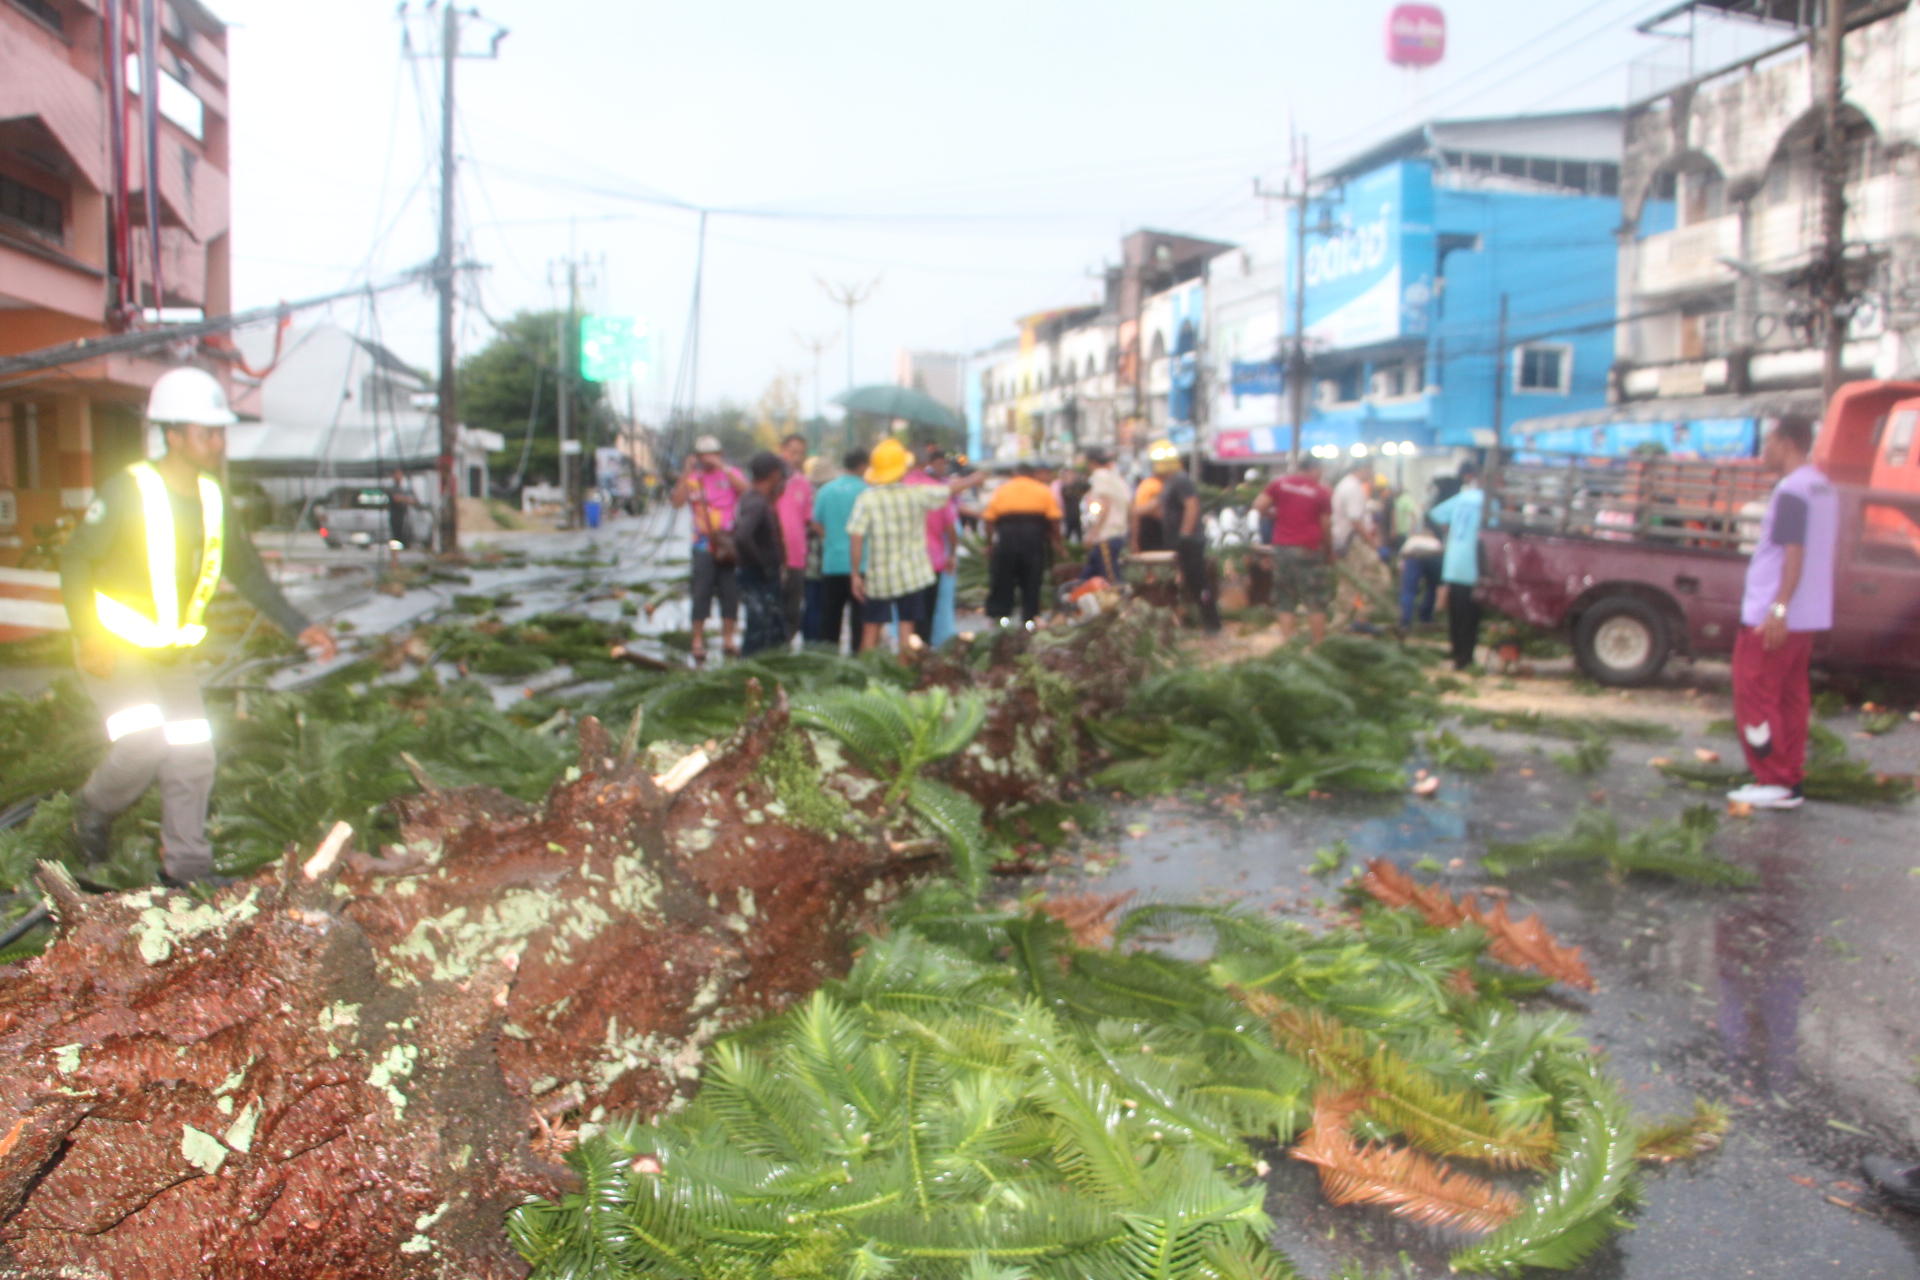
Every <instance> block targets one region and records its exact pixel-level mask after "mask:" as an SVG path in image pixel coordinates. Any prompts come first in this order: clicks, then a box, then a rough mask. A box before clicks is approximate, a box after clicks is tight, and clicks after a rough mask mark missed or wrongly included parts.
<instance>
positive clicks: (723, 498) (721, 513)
mask: <svg viewBox="0 0 1920 1280" xmlns="http://www.w3.org/2000/svg"><path fill="white" fill-rule="evenodd" d="M694 475H695V476H697V477H699V480H700V488H701V489H702V490H703V491H704V493H705V497H706V507H707V510H706V511H702V510H701V509H700V503H699V501H698V499H696V500H694V501H693V502H691V503H689V504H688V505H689V506H691V507H692V508H693V549H694V550H695V551H704V550H705V549H706V546H707V533H708V530H707V528H706V526H705V525H704V524H703V523H702V521H703V519H705V518H707V516H708V514H709V513H711V518H712V519H713V521H714V522H715V523H717V524H718V525H719V526H720V527H721V528H722V529H731V528H733V510H734V508H735V507H737V506H739V505H740V495H739V494H737V493H735V492H734V490H733V485H732V484H731V483H730V482H729V481H728V479H727V477H728V476H732V477H734V478H735V479H737V480H739V481H740V483H741V485H742V486H743V487H744V486H745V485H746V482H747V478H746V477H745V476H743V475H741V474H740V472H739V471H738V470H736V469H735V468H733V467H729V466H727V465H726V464H725V463H722V464H721V465H720V467H719V468H718V469H716V470H713V471H696V472H694Z"/></svg>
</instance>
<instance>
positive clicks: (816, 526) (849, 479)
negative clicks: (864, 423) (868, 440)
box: [812, 449, 867, 653]
mask: <svg viewBox="0 0 1920 1280" xmlns="http://www.w3.org/2000/svg"><path fill="white" fill-rule="evenodd" d="M840 465H841V466H842V467H844V468H845V471H844V473H843V474H841V475H840V476H838V477H836V478H835V479H832V480H829V481H827V483H825V484H823V485H821V486H820V491H819V492H818V493H816V494H814V495H813V521H812V524H813V531H814V532H815V533H817V534H819V535H820V636H819V639H820V640H821V641H822V642H824V643H825V644H826V645H827V646H828V647H829V648H831V649H834V650H836V651H837V650H838V649H839V648H840V625H841V622H842V621H843V620H844V619H845V617H846V613H847V608H848V606H849V605H852V606H854V613H853V651H854V652H855V653H858V652H860V632H861V626H860V610H859V606H858V605H857V604H856V603H855V601H854V598H853V571H854V570H855V569H856V568H858V567H859V566H857V565H855V564H853V563H852V561H851V560H850V559H849V555H850V552H851V549H852V548H851V543H850V542H849V540H848V537H847V520H848V519H849V518H850V517H851V516H852V515H853V504H854V502H855V501H856V500H857V499H858V498H859V497H860V495H861V494H862V493H864V492H866V488H867V482H866V480H865V479H864V478H863V477H864V476H865V474H866V470H867V451H866V450H865V449H849V450H848V451H847V453H846V456H845V457H843V458H842V459H841V460H840Z"/></svg>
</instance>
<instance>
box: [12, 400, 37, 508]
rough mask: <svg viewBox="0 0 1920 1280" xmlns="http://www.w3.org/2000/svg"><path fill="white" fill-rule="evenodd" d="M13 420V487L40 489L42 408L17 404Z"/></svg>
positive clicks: (34, 405)
mask: <svg viewBox="0 0 1920 1280" xmlns="http://www.w3.org/2000/svg"><path fill="white" fill-rule="evenodd" d="M11 408H12V411H13V412H12V418H13V487H14V488H16V489H38V488H39V487H40V463H41V452H40V443H41V442H40V406H39V405H37V404H24V403H16V404H14V405H12V406H11Z"/></svg>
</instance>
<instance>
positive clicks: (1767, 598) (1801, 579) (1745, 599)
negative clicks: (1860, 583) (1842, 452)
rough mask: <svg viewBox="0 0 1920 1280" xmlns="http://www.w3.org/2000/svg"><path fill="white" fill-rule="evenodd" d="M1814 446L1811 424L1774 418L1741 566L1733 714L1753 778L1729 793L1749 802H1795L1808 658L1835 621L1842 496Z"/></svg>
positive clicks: (1761, 805)
mask: <svg viewBox="0 0 1920 1280" xmlns="http://www.w3.org/2000/svg"><path fill="white" fill-rule="evenodd" d="M1812 452H1813V423H1812V422H1810V421H1809V420H1807V419H1806V418H1781V419H1778V420H1777V421H1776V422H1775V423H1774V424H1773V429H1772V430H1771V431H1770V432H1768V433H1767V441H1766V444H1765V446H1764V451H1763V452H1762V454H1761V457H1762V459H1763V460H1764V461H1765V462H1766V464H1767V466H1768V467H1769V468H1770V469H1772V470H1773V471H1775V472H1777V473H1779V474H1780V477H1781V479H1780V482H1779V483H1778V484H1777V485H1775V486H1774V489H1773V497H1772V498H1771V499H1770V500H1769V501H1768V503H1767V517H1766V520H1765V521H1764V522H1763V523H1762V524H1761V526H1760V541H1759V544H1758V545H1756V546H1755V547H1754V549H1753V559H1752V560H1751V561H1749V562H1748V564H1747V585H1746V592H1745V594H1744V595H1743V596H1742V598H1741V604H1740V634H1739V636H1738V637H1737V638H1736V639H1735V640H1734V645H1733V718H1734V721H1735V723H1736V725H1737V726H1738V729H1739V733H1740V746H1741V749H1742V750H1743V751H1745V752H1746V756H1747V768H1748V769H1750V770H1752V772H1753V782H1752V783H1751V784H1750V785H1748V786H1744V787H1741V788H1739V789H1738V790H1736V791H1732V792H1729V793H1728V795H1727V799H1729V800H1733V801H1737V802H1740V803H1743V804H1750V805H1752V806H1753V807H1754V808H1756V809H1797V808H1799V807H1800V804H1801V801H1802V796H1801V791H1800V784H1801V781H1802V780H1803V779H1804V778H1805V776H1806V763H1807V721H1808V717H1809V716H1810V714H1811V712H1812V709H1813V694H1812V690H1811V689H1810V688H1809V687H1808V684H1807V662H1808V659H1810V658H1811V657H1812V656H1813V641H1814V637H1815V635H1816V634H1817V633H1819V632H1822V631H1827V630H1830V629H1831V628H1832V627H1833V557H1834V545H1835V542H1836V540H1837V538H1838V535H1839V527H1840V501H1839V497H1838V495H1836V494H1835V493H1834V491H1833V483H1832V481H1830V480H1828V479H1827V477H1826V473H1825V472H1823V471H1821V470H1820V468H1818V467H1816V466H1814V465H1813V463H1812V462H1810V461H1808V457H1809V455H1810V454H1812Z"/></svg>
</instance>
